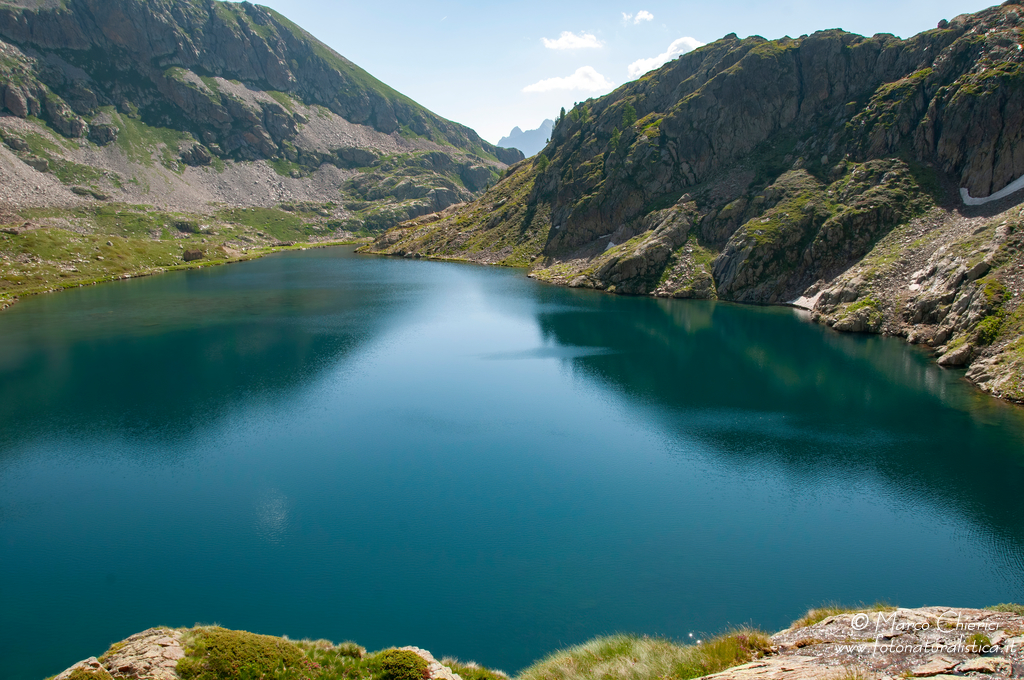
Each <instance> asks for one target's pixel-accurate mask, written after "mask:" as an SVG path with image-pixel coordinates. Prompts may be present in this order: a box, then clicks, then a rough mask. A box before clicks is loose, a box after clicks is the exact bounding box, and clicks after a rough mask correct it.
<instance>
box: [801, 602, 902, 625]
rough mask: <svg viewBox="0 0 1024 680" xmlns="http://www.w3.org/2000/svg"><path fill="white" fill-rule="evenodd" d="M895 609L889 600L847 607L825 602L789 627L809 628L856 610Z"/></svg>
mask: <svg viewBox="0 0 1024 680" xmlns="http://www.w3.org/2000/svg"><path fill="white" fill-rule="evenodd" d="M895 610H896V607H894V606H892V605H891V604H889V603H888V602H876V603H875V604H873V605H871V606H865V605H861V606H859V607H847V606H845V605H841V604H837V603H835V602H831V603H828V604H823V605H821V606H820V607H815V608H813V609H808V610H807V613H806V614H804V615H803V616H801V617H800V618H799V619H797V620H796V621H794V622H793V623H791V624H790V626H789V627H790V628H807V627H808V626H813V625H814V624H816V623H821V622H822V621H824V620H825V619H827V618H829V617H831V616H839V615H840V614H853V613H855V612H890V611H895Z"/></svg>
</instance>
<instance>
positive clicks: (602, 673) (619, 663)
mask: <svg viewBox="0 0 1024 680" xmlns="http://www.w3.org/2000/svg"><path fill="white" fill-rule="evenodd" d="M770 649H771V639H770V638H769V637H768V635H766V634H765V633H762V632H761V631H757V630H753V629H747V628H743V629H738V630H735V631H732V632H729V633H726V634H724V635H719V636H717V637H713V638H711V639H709V640H706V641H702V642H701V643H700V644H695V645H681V644H678V643H675V642H672V641H671V640H666V639H664V638H650V637H646V636H638V635H612V636H610V637H601V638H597V639H594V640H591V641H590V642H586V643H584V644H582V645H577V646H575V647H570V648H569V649H565V650H562V651H559V652H555V653H553V654H551V655H549V656H548V657H547V658H545V659H543V660H541V661H539V662H537V663H535V664H534V665H532V666H530V667H529V668H527V669H526V670H525V671H523V673H522V675H520V680H592V679H593V678H600V679H601V680H661V679H663V678H673V680H687V679H689V678H697V677H701V676H703V675H709V674H711V673H717V672H719V671H723V670H725V669H727V668H731V667H733V666H737V665H740V664H743V663H747V662H749V661H750V660H752V659H754V658H758V657H760V656H763V655H764V654H765V653H767V652H768V651H769V650H770Z"/></svg>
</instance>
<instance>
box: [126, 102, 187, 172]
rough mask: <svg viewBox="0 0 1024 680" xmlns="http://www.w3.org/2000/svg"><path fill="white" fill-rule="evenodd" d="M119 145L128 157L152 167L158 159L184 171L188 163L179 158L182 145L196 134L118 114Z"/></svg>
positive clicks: (167, 165)
mask: <svg viewBox="0 0 1024 680" xmlns="http://www.w3.org/2000/svg"><path fill="white" fill-rule="evenodd" d="M117 126H118V128H120V132H119V133H118V135H117V145H118V146H119V147H120V148H121V150H122V151H124V152H125V155H127V156H128V160H130V161H132V162H134V163H139V164H142V165H145V166H147V167H152V165H153V164H154V156H155V157H156V158H155V160H157V161H159V163H160V164H161V165H163V166H164V167H165V168H167V169H169V170H173V171H175V172H183V171H184V168H185V165H184V163H182V162H181V159H180V158H178V148H179V146H180V144H181V143H182V142H183V141H185V140H191V139H192V136H191V135H189V134H188V133H185V132H180V131H178V130H172V129H171V128H162V127H153V126H151V125H146V124H145V123H143V122H142V121H141V120H136V119H135V118H129V117H128V116H121V115H118V116H117Z"/></svg>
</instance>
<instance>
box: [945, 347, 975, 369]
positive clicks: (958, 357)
mask: <svg viewBox="0 0 1024 680" xmlns="http://www.w3.org/2000/svg"><path fill="white" fill-rule="evenodd" d="M973 353H974V348H973V347H971V345H970V343H967V344H964V345H961V346H960V347H957V348H956V349H953V350H950V351H947V352H946V353H945V354H943V355H942V356H941V357H939V366H943V367H945V368H956V367H959V366H966V365H967V362H969V361H970V360H971V354H973Z"/></svg>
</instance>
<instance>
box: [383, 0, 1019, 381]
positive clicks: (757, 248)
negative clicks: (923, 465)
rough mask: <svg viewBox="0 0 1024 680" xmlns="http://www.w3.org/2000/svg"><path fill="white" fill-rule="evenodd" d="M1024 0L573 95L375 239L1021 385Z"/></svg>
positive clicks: (733, 45)
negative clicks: (478, 179)
mask: <svg viewBox="0 0 1024 680" xmlns="http://www.w3.org/2000/svg"><path fill="white" fill-rule="evenodd" d="M1022 17H1024V7H1021V6H1020V5H1018V4H1016V2H1015V0H1011V1H1010V2H1007V3H1005V4H1004V5H1002V6H999V7H993V8H991V9H988V10H985V11H982V12H979V13H977V14H973V15H962V16H958V17H956V18H954V19H952V20H949V21H947V20H943V21H941V22H940V23H939V25H938V27H937V28H936V29H934V30H930V31H926V32H924V33H921V34H920V35H917V36H914V37H912V38H909V39H907V40H901V39H898V38H896V37H894V36H892V35H887V34H880V35H875V36H872V37H863V36H859V35H854V34H850V33H845V32H843V31H839V30H830V31H823V32H819V33H815V34H813V35H810V36H802V37H800V38H796V39H790V38H783V39H780V40H773V41H768V40H764V39H762V38H759V37H756V36H755V37H751V38H746V39H739V38H738V37H736V36H735V35H729V36H726V37H725V38H723V39H721V40H719V41H717V42H714V43H712V44H710V45H707V46H705V47H702V48H700V49H697V50H694V51H693V52H690V53H688V54H685V55H683V56H682V57H680V58H679V59H676V60H675V61H672V62H670V63H668V64H666V65H665V66H663V67H661V68H660V69H658V70H656V71H652V72H650V73H648V74H646V75H645V76H643V77H642V78H640V79H639V80H637V81H634V82H631V83H627V84H626V85H623V86H622V87H620V88H618V89H617V90H615V91H614V92H612V93H611V94H609V95H606V96H604V97H601V98H598V99H595V100H589V101H587V102H583V103H582V104H580V105H578V106H577V107H576V108H575V109H573V110H572V111H571V112H570V113H569V114H568V115H567V116H565V117H564V118H561V119H560V120H559V121H558V122H557V123H556V126H555V129H554V131H553V133H552V140H551V142H550V143H549V144H548V146H547V147H546V148H545V150H544V152H543V153H542V154H540V155H539V156H537V157H536V158H535V159H533V160H532V161H526V162H524V163H520V164H518V165H515V166H513V167H512V168H510V169H509V171H508V172H507V173H506V176H505V177H504V179H503V181H502V182H500V183H499V184H498V185H496V186H495V187H494V188H492V189H491V190H490V191H489V192H487V193H486V194H485V195H484V196H483V197H481V198H480V199H478V200H477V201H476V202H474V203H472V204H469V205H465V206H460V207H457V208H452V209H449V210H448V211H447V212H445V213H440V214H438V215H435V216H431V217H424V218H420V219H418V220H415V221H412V222H409V223H407V224H405V225H401V226H400V227H398V228H396V229H395V230H393V231H390V232H388V233H386V234H384V235H382V236H380V237H379V238H378V239H377V241H376V242H375V243H374V244H373V245H372V246H371V247H370V248H369V250H371V251H373V252H380V253H388V254H394V255H405V256H422V257H444V258H458V259H470V260H475V261H480V262H491V263H500V264H516V265H529V266H531V268H532V272H531V276H534V277H536V278H538V279H541V280H545V281H550V282H553V283H559V284H564V285H569V286H579V287H590V288H598V289H602V290H607V291H610V292H616V293H625V294H637V295H657V296H666V297H677V298H713V299H714V298H717V299H722V300H734V301H739V302H748V303H763V304H778V303H793V304H796V305H799V306H803V307H805V308H807V309H809V310H811V312H812V314H813V317H814V319H816V320H818V321H820V322H823V323H827V324H829V325H831V326H832V327H833V328H835V329H837V330H840V331H854V332H876V333H887V334H892V335H899V336H903V337H906V338H907V339H908V340H909V341H911V342H917V343H924V344H927V345H929V346H931V347H933V348H935V351H936V352H937V354H938V355H939V362H940V363H941V364H943V365H945V366H969V367H970V370H969V373H968V376H969V377H970V378H971V379H972V380H974V381H975V382H976V383H977V384H979V385H980V386H981V387H982V388H983V389H985V390H987V391H989V392H991V393H993V394H996V395H998V396H1001V397H1004V398H1007V399H1011V400H1016V401H1024V380H1022V378H1024V336H1022V330H1024V310H1022V309H1021V307H1020V299H1021V293H1022V292H1024V271H1022V270H1024V254H1022V252H1021V246H1022V245H1024V235H1022V228H1024V219H1022V218H1021V214H1020V213H1021V211H1020V210H1018V204H1019V203H1020V201H1021V200H1024V197H1022V195H1021V194H1020V193H1015V190H1017V189H1020V188H1021V186H1022V185H1024V182H1020V181H1018V180H1019V178H1021V177H1022V176H1024V139H1022V136H1024V125H1022V123H1024V50H1022V47H1021V45H1022V44H1024V18H1022Z"/></svg>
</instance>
